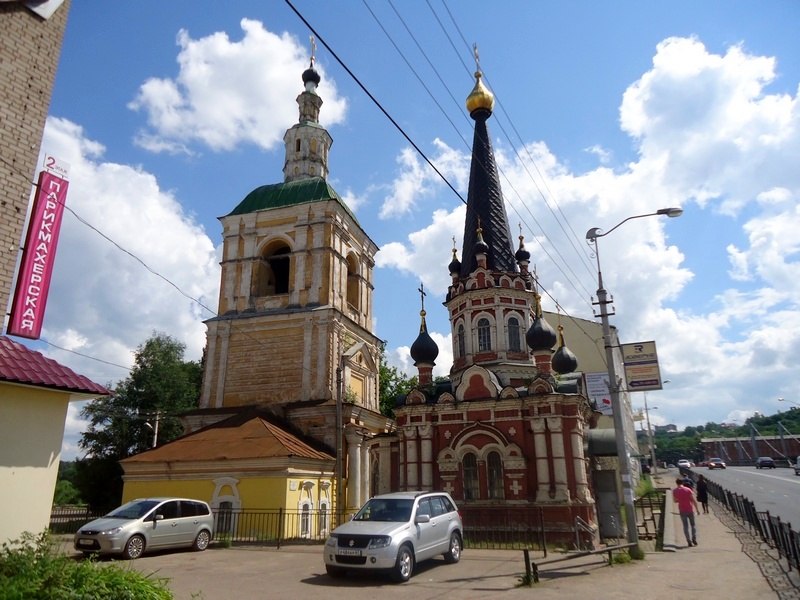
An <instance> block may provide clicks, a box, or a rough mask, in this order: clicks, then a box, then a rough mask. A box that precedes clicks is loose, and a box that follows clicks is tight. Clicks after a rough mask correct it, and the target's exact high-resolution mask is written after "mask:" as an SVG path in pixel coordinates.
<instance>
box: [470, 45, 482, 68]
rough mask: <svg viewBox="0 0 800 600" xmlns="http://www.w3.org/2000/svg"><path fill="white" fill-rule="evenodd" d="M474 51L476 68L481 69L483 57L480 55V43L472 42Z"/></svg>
mask: <svg viewBox="0 0 800 600" xmlns="http://www.w3.org/2000/svg"><path fill="white" fill-rule="evenodd" d="M472 51H473V52H474V53H475V68H476V69H477V70H478V71H480V70H481V57H480V56H479V55H478V44H472Z"/></svg>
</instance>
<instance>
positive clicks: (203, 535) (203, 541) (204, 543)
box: [192, 529, 211, 552]
mask: <svg viewBox="0 0 800 600" xmlns="http://www.w3.org/2000/svg"><path fill="white" fill-rule="evenodd" d="M210 541H211V534H210V533H208V529H203V530H202V531H201V532H200V533H198V534H197V537H196V538H194V544H192V550H195V551H197V552H202V551H203V550H205V549H206V548H208V543H209V542H210Z"/></svg>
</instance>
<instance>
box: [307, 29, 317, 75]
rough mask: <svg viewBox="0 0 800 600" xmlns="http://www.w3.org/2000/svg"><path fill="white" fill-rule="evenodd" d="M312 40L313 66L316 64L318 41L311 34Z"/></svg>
mask: <svg viewBox="0 0 800 600" xmlns="http://www.w3.org/2000/svg"><path fill="white" fill-rule="evenodd" d="M309 39H310V40H311V66H312V67H313V66H314V55H315V54H316V53H317V41H316V40H315V39H314V36H313V35H311V36H309Z"/></svg>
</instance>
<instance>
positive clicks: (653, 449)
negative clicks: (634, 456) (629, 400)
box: [644, 379, 670, 476]
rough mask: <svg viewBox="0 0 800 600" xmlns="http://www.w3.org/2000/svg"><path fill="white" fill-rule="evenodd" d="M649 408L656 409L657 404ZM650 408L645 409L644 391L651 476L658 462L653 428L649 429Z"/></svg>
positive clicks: (654, 474) (662, 383) (645, 394)
mask: <svg viewBox="0 0 800 600" xmlns="http://www.w3.org/2000/svg"><path fill="white" fill-rule="evenodd" d="M669 382H670V380H669V379H665V380H664V381H662V382H661V385H664V384H665V383H669ZM650 410H658V407H657V406H653V407H652V408H651V409H650ZM650 410H648V409H647V392H644V414H645V416H646V417H647V439H648V442H649V443H650V460H651V461H652V463H653V476H656V475H658V462H657V461H656V445H655V444H654V443H653V430H652V429H650Z"/></svg>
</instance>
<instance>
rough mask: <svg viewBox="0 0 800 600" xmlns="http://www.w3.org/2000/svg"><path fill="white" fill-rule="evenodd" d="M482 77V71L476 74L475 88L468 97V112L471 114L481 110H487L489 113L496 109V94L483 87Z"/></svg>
mask: <svg viewBox="0 0 800 600" xmlns="http://www.w3.org/2000/svg"><path fill="white" fill-rule="evenodd" d="M481 76H482V73H481V72H480V71H476V72H475V87H474V88H472V92H470V94H469V96H467V110H468V111H469V113H470V114H472V113H473V111H475V110H477V109H479V108H485V109H486V110H488V111H491V110H492V109H493V108H494V94H492V92H490V91H489V90H488V89H487V88H486V86H485V85H483V82H482V81H481Z"/></svg>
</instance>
